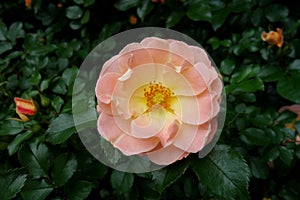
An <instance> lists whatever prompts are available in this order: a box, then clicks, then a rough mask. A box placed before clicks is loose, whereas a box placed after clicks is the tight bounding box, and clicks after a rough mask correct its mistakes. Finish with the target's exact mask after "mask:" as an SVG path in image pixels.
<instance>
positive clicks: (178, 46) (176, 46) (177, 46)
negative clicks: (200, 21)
mask: <svg viewBox="0 0 300 200" xmlns="http://www.w3.org/2000/svg"><path fill="white" fill-rule="evenodd" d="M169 41H170V45H169V46H170V52H171V60H173V63H176V61H177V63H178V61H179V59H178V58H179V57H180V58H181V63H178V64H180V65H182V64H183V63H184V61H185V62H188V63H190V64H191V65H192V64H194V63H195V59H194V55H195V54H194V52H193V49H191V48H189V46H188V45H187V44H186V43H184V42H181V41H177V40H169ZM174 61H175V62H174Z"/></svg>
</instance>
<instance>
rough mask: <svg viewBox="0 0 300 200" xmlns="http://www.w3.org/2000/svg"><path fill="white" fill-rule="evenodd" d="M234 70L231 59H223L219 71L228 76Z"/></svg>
mask: <svg viewBox="0 0 300 200" xmlns="http://www.w3.org/2000/svg"><path fill="white" fill-rule="evenodd" d="M234 68H235V64H234V61H233V60H231V59H228V58H227V59H225V60H223V61H222V62H221V71H222V72H223V73H224V74H226V75H230V74H231V73H232V72H233V70H234Z"/></svg>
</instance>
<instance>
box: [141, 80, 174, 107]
mask: <svg viewBox="0 0 300 200" xmlns="http://www.w3.org/2000/svg"><path fill="white" fill-rule="evenodd" d="M144 97H145V98H146V102H147V103H146V105H147V107H148V108H149V109H151V108H152V106H156V105H160V106H162V107H163V108H164V109H166V110H168V111H170V112H173V109H172V108H171V101H172V99H173V98H174V97H175V96H174V93H173V92H172V91H171V90H170V89H169V88H167V87H165V86H163V85H162V84H161V83H156V82H155V81H154V82H151V83H150V84H149V86H148V88H144ZM149 109H148V110H149Z"/></svg>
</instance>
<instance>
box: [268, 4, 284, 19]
mask: <svg viewBox="0 0 300 200" xmlns="http://www.w3.org/2000/svg"><path fill="white" fill-rule="evenodd" d="M265 15H266V17H267V19H268V20H269V21H271V22H277V21H282V20H284V19H286V18H287V16H288V15H289V10H288V8H287V7H285V6H284V5H280V4H272V5H270V6H268V7H267V8H266V9H265Z"/></svg>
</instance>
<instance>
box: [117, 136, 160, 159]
mask: <svg viewBox="0 0 300 200" xmlns="http://www.w3.org/2000/svg"><path fill="white" fill-rule="evenodd" d="M158 143H159V140H158V139H157V138H149V139H139V138H134V137H132V136H128V135H126V134H123V135H121V136H120V137H119V138H118V139H117V140H116V141H114V142H113V145H114V146H115V147H116V148H118V149H119V150H120V151H122V153H123V154H125V155H127V156H131V155H136V154H140V153H144V152H148V151H151V150H152V149H154V148H155V147H156V146H157V145H158Z"/></svg>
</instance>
